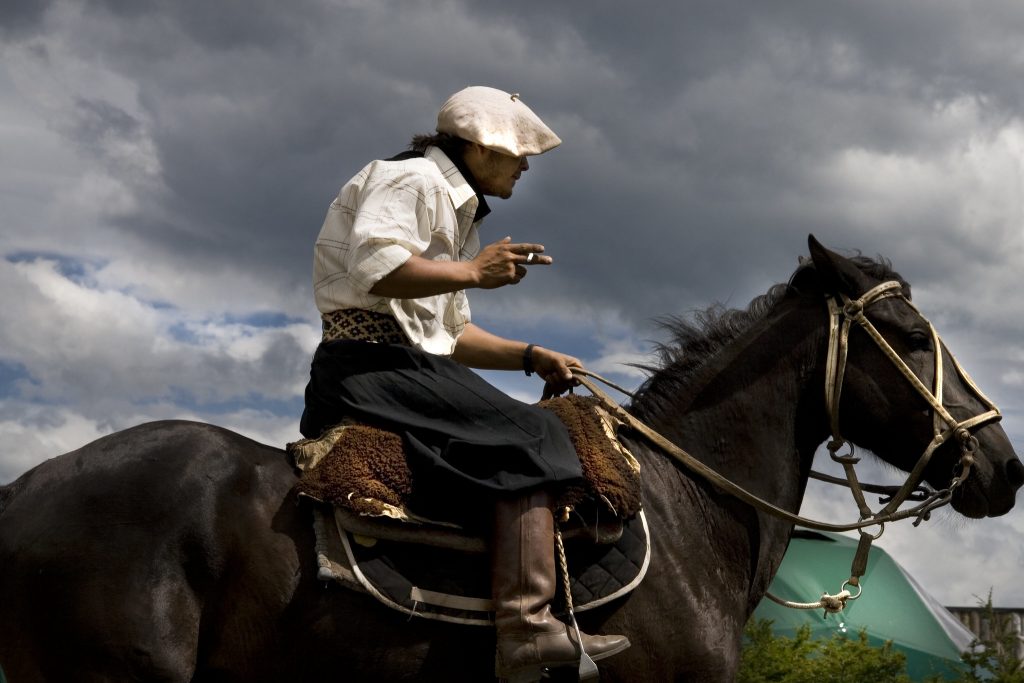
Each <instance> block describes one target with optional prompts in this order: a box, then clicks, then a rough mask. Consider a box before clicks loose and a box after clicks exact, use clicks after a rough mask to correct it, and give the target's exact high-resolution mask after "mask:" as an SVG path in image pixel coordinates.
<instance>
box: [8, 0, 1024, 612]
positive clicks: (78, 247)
mask: <svg viewBox="0 0 1024 683" xmlns="http://www.w3.org/2000/svg"><path fill="white" fill-rule="evenodd" d="M1022 33H1024V6H1022V5H1021V4H1020V3H1019V2H1016V1H1014V0H1002V1H1000V0H990V1H989V2H985V3H965V2H960V1H958V0H900V1H899V2H893V1H892V0H835V1H833V2H820V1H819V0H802V1H801V0H772V1H771V2H764V1H761V0H758V1H754V0H750V1H748V2H721V1H720V0H708V1H707V2H695V1H690V0H688V1H686V2H676V3H659V4H647V3H644V2H634V3H631V4H629V5H628V9H627V6H626V5H623V3H621V2H604V1H593V2H586V3H548V2H516V3H474V2H470V1H469V0H423V1H420V2H415V3H414V2H405V3H400V2H394V1H389V0H352V1H348V2H344V1H341V0H300V1H296V2H289V3H281V2H276V1H275V0H244V1H243V0H224V1H222V2H206V1H205V0H160V1H156V0H154V1H145V0H142V1H130V0H78V1H77V2H69V1H64V0H8V1H7V2H4V3H2V4H0V292H2V294H3V305H2V306H0V440H2V442H3V443H4V444H5V448H4V449H3V452H2V454H0V482H6V481H10V480H12V479H14V478H16V477H17V476H18V475H20V474H21V473H22V472H24V471H25V470H27V469H28V468H30V467H32V466H33V465H34V464H36V463H38V462H40V461H42V460H44V459H46V458H49V457H52V456H54V455H57V454H60V453H62V452H65V451H68V450H71V449H73V448H76V447H78V446H80V445H82V444H84V443H86V442H88V441H90V440H92V439H94V438H96V437H98V436H100V435H103V434H107V433H110V432H111V431H115V430H118V429H121V428H124V427H128V426H130V425H134V424H137V423H140V422H143V421H147V420H152V419H163V418H179V417H184V418H192V419H198V420H203V421H208V422H213V423H217V424H220V425H224V426H227V427H230V428H232V429H235V430H238V431H240V432H243V433H245V434H247V435H249V436H252V437H254V438H257V439H259V440H262V441H265V442H268V443H275V444H283V443H285V442H287V441H290V440H294V439H295V438H297V437H298V432H297V423H298V415H299V413H300V412H301V392H302V388H303V386H304V384H305V381H306V377H307V376H308V369H309V357H310V354H311V353H312V351H313V349H314V348H315V345H316V343H317V337H318V327H317V313H316V310H315V308H314V307H313V303H312V293H311V284H310V280H311V261H312V244H313V241H314V239H315V238H316V235H317V232H318V231H319V228H320V225H321V221H322V219H323V216H324V213H325V210H326V208H327V205H328V204H329V202H330V201H331V199H332V198H333V196H334V195H335V194H336V192H337V190H338V188H339V186H340V185H341V184H342V183H343V182H344V181H345V180H347V179H348V178H349V177H350V176H351V175H352V174H353V173H355V172H356V171H357V170H358V169H359V168H360V167H361V166H362V165H363V164H365V163H366V162H367V161H369V160H370V159H374V158H379V157H382V156H390V155H391V154H394V153H396V152H398V151H400V150H401V149H402V148H404V146H405V144H406V143H407V141H408V138H409V137H410V135H411V134H413V133H419V132H430V131H431V130H432V129H433V124H434V120H435V115H436V112H437V108H438V106H439V105H440V104H441V102H442V101H443V100H444V99H445V97H446V96H447V95H448V94H450V93H452V92H454V91H456V90H458V89H460V88H462V87H464V86H467V85H491V86H495V87H498V88H502V89H505V90H508V91H515V92H519V93H521V95H522V98H523V100H524V101H526V102H527V103H528V104H530V105H531V107H532V108H533V109H534V110H535V111H537V112H538V113H539V114H540V115H541V116H542V117H543V118H544V119H545V120H546V121H547V122H548V123H549V124H550V125H551V127H552V128H553V129H554V130H555V131H556V132H557V133H558V134H559V135H560V136H561V137H562V139H563V141H564V143H563V145H562V146H561V147H560V148H558V149H556V150H555V151H553V152H551V153H550V154H547V155H545V156H543V157H539V158H536V159H534V160H533V162H532V168H531V170H530V171H529V172H528V173H527V174H526V176H524V178H523V180H521V181H520V183H519V184H518V185H517V188H516V193H515V196H514V197H513V198H512V199H511V200H509V201H507V202H502V201H499V200H495V202H494V204H493V208H494V209H495V210H494V213H493V214H492V215H491V216H490V217H489V218H488V220H487V222H486V223H485V226H484V235H483V239H484V241H485V242H487V241H495V240H498V239H500V238H501V237H504V236H505V235H511V236H512V237H513V239H514V240H515V241H538V242H542V243H544V244H545V245H546V246H547V253H549V254H550V255H552V256H553V257H554V259H555V262H556V263H555V265H554V266H552V267H551V268H545V269H534V270H533V271H531V273H530V277H529V278H527V279H526V281H524V282H523V284H521V285H519V286H518V287H516V288H507V289H506V290H500V291H497V292H475V293H474V294H473V295H472V296H471V300H472V302H473V304H474V316H475V319H476V320H477V321H478V322H480V323H481V324H483V325H484V326H486V327H489V328H490V329H492V330H494V331H496V332H499V333H502V334H506V335H509V336H514V337H516V338H522V339H529V340H531V341H534V342H536V343H539V344H542V345H546V346H552V347H555V348H560V349H562V350H565V351H567V352H570V353H573V354H575V355H578V356H580V357H581V358H583V359H584V360H585V361H586V362H587V364H588V365H589V366H590V367H591V368H593V369H596V370H598V371H600V372H603V373H606V374H608V375H609V376H610V377H611V378H613V379H616V380H618V381H619V382H621V383H624V384H627V385H629V386H636V385H637V384H638V383H639V382H640V381H641V379H642V377H641V376H640V375H639V374H637V373H635V372H633V371H631V370H630V369H629V367H628V366H627V365H625V364H626V363H629V362H633V361H637V360H643V359H644V358H646V357H647V356H648V354H649V353H650V352H651V348H652V347H651V340H655V339H658V337H659V331H658V329H657V327H656V326H655V325H654V324H653V322H652V321H653V319H654V318H655V317H657V316H659V315H663V314H686V313H687V312H689V311H692V310H695V309H698V308H703V307H705V306H706V305H708V304H711V303H713V302H722V303H725V304H727V305H731V306H745V305H746V304H747V302H748V301H749V300H750V299H751V298H752V297H753V296H755V295H757V294H760V293H763V292H764V291H765V290H766V289H767V288H768V287H769V286H770V285H771V284H773V283H775V282H779V281H784V280H785V279H787V278H788V276H789V275H790V273H791V272H792V270H793V268H794V267H795V265H796V262H797V257H798V256H799V255H801V254H804V253H805V252H806V240H807V235H808V233H814V234H815V235H816V236H817V237H818V238H819V239H820V240H821V241H822V242H824V243H825V244H826V245H829V246H831V247H833V248H836V249H839V250H851V251H852V250H861V251H863V252H864V253H865V254H867V255H871V256H874V255H878V254H881V255H884V256H885V257H887V258H889V259H890V260H892V261H893V263H894V265H895V266H896V268H897V270H899V271H900V272H901V273H902V274H903V275H904V276H905V277H906V278H907V279H908V280H909V281H910V282H911V283H912V284H913V286H914V293H915V300H916V301H917V303H918V305H919V306H920V307H921V308H922V310H923V311H924V312H925V313H926V314H927V315H928V316H929V317H930V318H931V319H932V321H933V322H934V323H935V324H936V326H937V327H938V329H939V331H940V333H942V335H943V337H944V339H945V340H946V341H947V343H948V344H949V345H950V347H951V348H952V349H953V350H954V351H955V352H956V353H957V355H958V357H959V358H960V360H961V362H962V363H963V364H964V366H965V367H966V368H967V369H968V370H969V371H970V372H971V374H972V375H974V377H975V379H976V380H977V381H978V383H979V385H980V386H981V387H982V388H983V389H984V390H985V391H986V393H988V394H989V396H990V397H991V398H992V399H993V400H994V401H995V402H996V403H998V404H999V406H1000V407H1001V408H1002V410H1003V413H1004V416H1005V417H1004V421H1003V424H1004V426H1005V428H1006V430H1007V432H1008V433H1009V434H1010V436H1011V438H1012V439H1013V440H1014V442H1015V443H1016V445H1017V448H1018V450H1019V451H1020V450H1021V449H1022V448H1024V446H1022V444H1024V401H1022V386H1024V339H1022V335H1021V331H1022V327H1024V323H1022V322H1021V321H1022V320H1024V297H1021V296H1020V294H1019V291H1018V288H1017V285H1018V284H1019V278H1020V273H1021V272H1022V271H1024V235H1022V218H1024V208H1022V201H1024V174H1022V170H1024V168H1022V166H1024V120H1022V117H1021V112H1022V111H1024V101H1022V98H1024V88H1022V87H1021V83H1022V81H1024V43H1022V42H1021V41H1020V36H1021V35H1022ZM489 377H491V378H492V379H494V380H495V381H496V382H498V383H499V386H501V387H502V388H503V389H505V390H507V391H508V392H509V393H512V394H513V395H515V396H518V397H520V398H524V399H533V398H536V397H537V396H538V394H539V392H540V388H541V387H540V385H539V384H538V383H536V382H535V381H532V380H528V379H527V378H525V377H523V376H521V375H518V374H509V375H507V376H503V375H498V374H494V375H489ZM867 471H868V473H869V474H875V473H877V472H879V471H880V470H879V468H871V467H869V468H868V470H867ZM878 476H882V477H885V478H887V479H888V480H891V479H892V475H889V474H887V473H881V474H879V475H878ZM847 497H848V494H844V492H842V491H839V492H836V491H830V490H826V489H825V488H824V487H819V486H817V485H815V486H812V490H811V496H810V498H809V500H808V501H807V503H806V505H805V511H806V512H811V513H816V514H823V515H828V516H829V517H831V520H832V521H848V520H849V519H850V518H852V517H854V516H855V508H854V507H853V506H852V504H850V503H848V502H847ZM840 502H841V504H840ZM879 545H880V546H881V547H883V548H885V549H886V550H888V551H889V552H890V553H891V554H892V555H893V556H894V557H895V558H896V559H897V560H898V561H899V562H900V563H901V564H902V565H903V566H904V567H906V568H907V569H908V570H909V571H910V572H911V573H912V574H913V575H915V576H916V577H917V578H918V579H919V580H920V581H921V582H922V583H923V584H924V585H925V586H926V587H927V588H928V590H929V591H930V592H932V593H933V594H934V595H935V596H936V597H937V598H938V599H940V600H941V601H943V602H944V603H945V604H950V605H973V604H976V602H977V597H976V596H984V595H985V594H986V593H987V591H988V590H989V588H992V589H993V590H994V596H995V601H996V603H997V604H1001V605H1005V606H1011V605H1012V606H1024V584H1022V583H1021V582H1020V581H1019V579H1018V576H1019V573H1020V570H1021V567H1022V564H1024V513H1022V512H1021V511H1014V512H1012V513H1011V514H1009V515H1008V516H1006V517H1002V518H999V519H994V520H983V521H980V522H966V521H964V520H962V519H961V518H958V517H957V516H955V515H953V514H951V513H950V514H940V515H937V516H936V518H935V519H933V520H932V521H931V522H928V523H927V524H925V525H923V526H922V527H921V528H919V529H912V528H911V527H910V526H909V523H906V526H905V527H902V528H899V527H893V528H890V529H887V530H886V533H885V535H884V536H883V537H882V539H880V541H879ZM843 578H845V577H836V580H837V581H838V582H841V581H842V579H843ZM837 587H838V586H836V588H837ZM823 588H830V589H831V587H828V586H823ZM812 597H814V596H812ZM807 599H811V598H807Z"/></svg>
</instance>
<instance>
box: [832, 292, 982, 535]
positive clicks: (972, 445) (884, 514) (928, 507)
mask: <svg viewBox="0 0 1024 683" xmlns="http://www.w3.org/2000/svg"><path fill="white" fill-rule="evenodd" d="M889 298H898V299H900V300H901V301H902V302H903V303H905V304H906V305H907V306H910V308H911V309H913V310H914V312H915V313H917V314H918V315H919V316H920V317H921V319H922V320H924V322H925V323H926V324H927V325H928V331H929V334H930V335H931V342H932V348H933V350H934V354H935V373H934V381H933V387H932V388H931V389H929V388H928V387H926V386H925V385H924V383H923V382H921V380H920V379H919V378H918V377H917V375H916V374H914V372H913V371H912V370H911V369H910V367H909V366H907V364H906V363H905V362H904V360H903V359H902V358H900V356H899V354H897V353H896V351H894V350H893V348H892V346H890V344H889V342H887V341H886V340H885V337H883V336H882V335H881V333H880V332H879V331H878V330H877V329H876V328H875V326H874V325H873V324H872V323H871V321H870V320H869V319H868V317H867V316H866V315H865V310H866V309H867V308H868V307H869V306H871V305H872V304H874V303H877V302H878V301H882V300H884V299H889ZM828 309H829V342H828V358H827V362H826V368H825V403H826V407H827V409H828V414H829V421H830V424H831V429H832V440H831V441H830V442H829V443H828V450H829V453H830V455H831V456H832V459H833V460H835V461H836V462H838V463H839V464H841V465H842V466H843V468H844V470H845V471H846V475H847V481H848V482H849V483H848V485H849V487H850V489H851V491H853V495H854V499H855V500H856V502H857V506H858V508H859V509H860V514H861V519H862V520H868V519H870V520H872V521H874V522H876V523H878V524H884V523H885V522H886V521H890V520H891V519H892V515H893V513H895V511H896V510H897V509H898V508H899V506H900V505H902V504H903V503H904V501H906V500H907V499H908V498H914V495H913V494H914V493H915V491H917V490H918V484H919V482H920V481H921V478H922V477H923V475H924V470H925V468H926V467H927V465H928V463H929V462H930V461H931V457H932V455H933V454H934V453H935V451H936V449H938V448H939V447H940V446H942V444H944V443H946V442H947V441H949V439H950V438H952V437H954V436H955V437H956V439H957V441H959V442H960V460H959V462H958V463H957V466H956V468H954V473H953V476H952V478H951V480H950V484H949V486H948V487H946V488H944V489H941V490H938V491H932V492H931V493H930V494H927V492H926V495H925V496H923V497H922V496H918V497H917V498H916V499H917V500H923V501H924V503H923V504H922V505H919V506H917V507H916V508H915V509H914V510H915V516H916V517H917V520H916V521H915V522H914V526H917V525H918V524H920V523H921V520H922V519H928V515H929V513H930V512H931V511H932V510H934V509H935V508H937V507H941V506H942V505H945V504H947V503H949V502H950V500H951V499H952V497H953V492H954V491H955V490H956V489H957V488H958V487H959V486H960V485H961V484H963V482H964V481H965V480H966V479H967V477H968V475H969V474H970V471H971V466H972V465H973V464H974V452H975V450H977V447H978V440H977V438H975V437H974V436H973V435H972V434H971V430H972V429H973V428H976V427H980V426H982V425H985V424H988V423H990V422H996V421H998V420H999V419H1001V417H1002V416H1001V415H1000V413H999V409H998V408H997V407H996V405H995V404H994V403H993V402H992V401H991V400H989V398H988V397H987V396H985V394H984V393H982V391H981V389H979V388H978V386H977V384H975V383H974V380H972V379H971V377H970V375H968V374H967V372H966V371H965V370H964V369H963V367H961V365H960V364H959V363H958V362H957V360H956V358H955V357H954V356H953V354H952V353H949V351H948V350H946V353H948V354H949V358H950V361H951V362H952V365H953V369H954V370H955V371H956V373H957V375H958V376H959V377H960V379H961V381H962V382H963V383H964V384H965V385H966V386H967V387H969V388H970V390H971V391H972V392H973V393H974V395H975V397H976V398H977V399H978V400H979V401H980V402H981V404H982V405H983V406H985V407H986V408H987V410H986V411H985V412H983V413H981V414H979V415H975V416H974V417H970V418H967V419H965V420H957V419H956V418H955V417H953V415H951V414H950V412H949V411H948V410H947V409H946V407H945V406H944V405H943V403H942V396H943V385H944V367H943V366H944V360H943V357H944V355H945V354H943V348H944V347H943V344H942V340H941V339H940V338H939V334H938V332H936V331H935V327H934V326H933V325H932V324H931V323H930V322H928V320H927V319H926V318H925V317H924V316H923V315H921V312H920V311H919V310H918V309H917V308H916V307H915V306H914V305H913V304H912V303H911V302H910V300H909V299H907V298H906V296H904V295H903V286H902V285H901V284H900V283H899V282H896V281H888V282H883V283H881V284H880V285H878V286H876V287H873V288H872V289H870V290H868V291H867V292H865V293H864V294H863V295H861V297H860V298H858V299H850V298H849V297H847V296H846V295H845V294H840V295H839V296H838V297H829V299H828ZM854 324H857V325H859V326H860V327H861V329H863V330H864V331H865V332H866V333H867V334H868V336H869V337H870V338H871V339H872V340H874V342H875V344H876V345H877V346H878V348H879V349H881V351H882V353H884V354H885V356H886V357H887V358H888V359H889V360H890V362H892V364H893V365H894V366H895V367H896V369H897V370H899V371H900V373H901V374H902V375H903V376H904V377H905V378H906V380H907V381H908V382H909V383H910V385H911V386H912V387H913V388H914V389H915V390H916V391H917V393H918V394H920V395H921V397H922V398H924V400H925V401H926V402H927V403H928V404H929V405H930V406H931V411H932V424H933V431H934V437H933V438H932V440H931V442H930V443H929V444H928V446H927V447H926V448H925V450H924V453H922V454H921V457H919V458H918V460H917V464H916V465H915V466H914V469H913V470H911V472H910V474H909V475H908V476H907V480H906V482H905V483H904V484H903V486H902V487H900V489H899V490H898V491H897V492H896V493H895V494H894V495H892V496H891V498H890V499H889V501H888V503H887V504H886V505H885V507H883V508H882V509H881V510H880V511H878V512H872V511H871V509H870V508H869V507H868V506H867V504H866V502H865V500H864V494H863V491H862V490H861V488H860V486H859V485H858V482H857V476H856V473H855V472H854V470H853V465H855V464H856V463H857V462H858V459H857V458H854V457H853V444H849V446H850V453H849V454H847V455H844V456H839V455H836V451H838V450H839V449H840V448H841V447H842V446H843V445H844V444H846V443H847V441H846V440H845V439H844V438H843V436H842V435H841V434H840V430H839V399H840V397H841V395H842V390H843V377H844V375H845V373H846V359H847V350H848V348H849V336H850V329H851V327H852V326H853V325H854ZM876 537H877V536H876Z"/></svg>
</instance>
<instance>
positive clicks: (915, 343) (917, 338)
mask: <svg viewBox="0 0 1024 683" xmlns="http://www.w3.org/2000/svg"><path fill="white" fill-rule="evenodd" d="M907 342H908V345H909V346H910V350H911V351H931V348H932V336H931V335H930V334H928V333H927V332H925V331H924V330H914V331H912V332H911V333H910V334H908V335H907Z"/></svg>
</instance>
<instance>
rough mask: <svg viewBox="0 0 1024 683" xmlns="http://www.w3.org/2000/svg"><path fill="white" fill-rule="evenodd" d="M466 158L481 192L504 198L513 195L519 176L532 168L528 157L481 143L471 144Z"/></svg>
mask: <svg viewBox="0 0 1024 683" xmlns="http://www.w3.org/2000/svg"><path fill="white" fill-rule="evenodd" d="M465 159H466V165H467V166H469V170H470V171H471V172H472V173H473V177H474V178H475V179H476V182H477V185H479V186H480V192H482V193H483V194H485V195H488V196H491V197H501V198H502V199H508V198H509V197H511V196H512V188H513V187H514V186H515V184H516V181H517V180H519V176H520V175H522V174H523V172H524V171H526V170H528V169H529V168H530V164H529V162H527V161H526V157H512V156H509V155H507V154H502V153H501V152H495V151H494V150H493V149H487V148H486V147H482V146H480V145H470V147H469V149H467V150H466V156H465Z"/></svg>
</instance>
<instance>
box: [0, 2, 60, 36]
mask: <svg viewBox="0 0 1024 683" xmlns="http://www.w3.org/2000/svg"><path fill="white" fill-rule="evenodd" d="M52 4H53V0H5V2H2V3H0V38H4V39H19V38H23V37H25V36H26V35H30V34H31V33H33V32H34V31H35V30H36V29H37V28H38V27H39V25H40V23H42V19H43V17H44V15H45V14H46V11H47V9H49V7H50V5H52Z"/></svg>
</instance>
